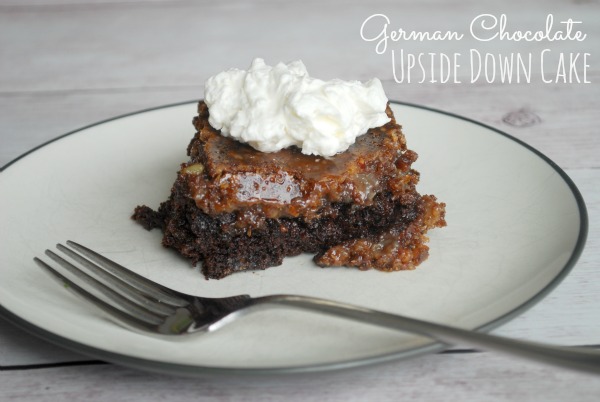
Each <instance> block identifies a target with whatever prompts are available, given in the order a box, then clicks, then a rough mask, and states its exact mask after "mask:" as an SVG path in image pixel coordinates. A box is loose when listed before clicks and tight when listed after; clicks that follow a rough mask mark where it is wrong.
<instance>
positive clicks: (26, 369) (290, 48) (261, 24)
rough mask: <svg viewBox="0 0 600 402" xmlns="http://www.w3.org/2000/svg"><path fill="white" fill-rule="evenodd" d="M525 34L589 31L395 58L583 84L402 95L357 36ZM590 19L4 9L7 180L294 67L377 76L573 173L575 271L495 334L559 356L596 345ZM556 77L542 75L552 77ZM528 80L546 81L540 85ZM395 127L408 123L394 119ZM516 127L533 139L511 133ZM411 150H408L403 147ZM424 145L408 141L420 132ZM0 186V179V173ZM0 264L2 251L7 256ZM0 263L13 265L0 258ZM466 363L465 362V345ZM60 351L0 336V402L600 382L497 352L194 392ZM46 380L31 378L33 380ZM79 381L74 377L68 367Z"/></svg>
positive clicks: (563, 392)
mask: <svg viewBox="0 0 600 402" xmlns="http://www.w3.org/2000/svg"><path fill="white" fill-rule="evenodd" d="M484 12H485V13H496V14H499V13H506V14H507V15H508V16H509V18H510V23H511V24H513V25H514V26H516V27H518V28H520V29H526V28H529V29H533V28H541V27H543V22H544V19H545V17H546V15H547V14H548V13H549V12H552V13H554V14H555V15H556V17H557V19H561V18H562V19H565V18H568V17H572V18H574V19H579V20H583V21H584V24H583V30H584V31H585V32H586V33H588V38H587V39H586V40H585V41H584V42H581V43H573V42H555V43H552V44H548V43H544V42H540V43H519V44H515V43H510V42H503V43H497V42H496V43H494V44H493V45H492V44H490V45H485V44H475V43H473V41H467V40H465V41H463V42H461V43H459V44H452V43H441V42H437V43H428V42H405V43H402V44H401V45H400V44H395V45H393V46H395V49H400V47H402V48H403V49H405V50H406V51H407V52H430V51H431V52H435V51H437V52H439V51H445V52H448V53H450V52H463V53H465V52H468V50H469V49H470V48H471V47H474V46H477V47H478V48H479V49H481V50H482V51H490V52H499V53H510V52H514V51H516V50H518V51H527V52H534V53H539V52H540V51H541V50H542V49H543V48H544V47H545V46H546V47H550V48H551V49H552V50H553V51H555V52H591V53H592V55H593V57H592V63H591V66H590V70H589V73H588V75H589V78H590V79H591V81H592V84H560V83H558V84H542V83H540V79H539V78H540V77H539V76H534V79H533V82H532V83H531V84H500V83H493V84H488V83H482V82H476V83H473V84H470V83H468V82H467V81H468V78H469V77H468V74H466V73H464V72H463V73H461V75H460V78H461V80H462V81H463V83H461V84H446V85H441V84H418V83H410V84H406V83H405V84H398V83H396V82H395V81H394V77H393V74H392V67H391V62H390V57H389V54H386V55H376V54H375V52H374V49H373V47H374V45H373V43H367V42H364V41H363V40H361V39H360V36H359V28H360V24H361V23H362V21H363V20H364V19H365V18H366V17H367V16H369V15H371V14H373V13H385V14H386V15H388V16H389V17H390V20H391V21H392V25H393V27H396V28H398V27H403V28H405V29H415V30H417V29H418V30H422V31H433V30H436V29H443V30H457V31H465V30H466V29H467V27H468V23H469V21H470V19H471V18H473V17H474V16H475V15H477V14H479V13H484ZM597 21H600V2H598V1H563V0H550V1H534V2H523V1H521V0H519V1H516V0H510V1H503V2H496V1H491V0H490V1H482V0H452V1H443V0H427V1H422V2H408V1H405V2H398V1H392V0H378V1H372V2H361V1H350V2H348V1H341V0H339V1H331V0H330V1H326V2H318V1H316V0H310V1H306V2H278V1H274V0H263V1H251V2H250V1H241V0H238V1H230V2H219V3H217V2H213V1H191V0H92V1H84V0H20V1H16V0H3V1H0V166H3V165H5V164H6V163H8V162H10V161H11V160H12V159H14V158H16V157H17V156H19V155H20V154H22V153H24V152H26V151H28V150H29V149H31V148H32V147H35V146H37V145H39V144H41V143H43V142H45V141H48V140H50V139H52V138H55V137H57V136H59V135H61V134H63V133H66V132H68V131H71V130H74V129H76V128H79V127H81V126H84V125H87V124H90V123H94V122H96V121H99V120H103V119H107V118H111V117H113V116H115V115H120V114H124V113H129V112H133V111H136V110H140V109H144V108H149V107H154V106H159V105H163V104H169V103H175V102H180V101H184V100H192V99H198V98H201V97H202V91H203V82H204V81H205V80H206V79H207V78H208V77H209V76H210V75H212V74H214V73H215V72H218V71H220V70H223V69H226V68H230V67H240V68H245V67H247V66H248V64H249V62H250V60H251V59H252V58H253V57H256V56H261V57H264V58H266V59H267V61H269V62H276V61H279V60H284V61H289V60H293V59H303V60H304V62H305V63H306V65H307V66H308V69H309V71H310V72H311V74H312V75H315V76H317V77H321V78H333V77H340V78H345V79H360V80H365V79H369V78H371V77H379V78H380V79H381V80H382V82H383V85H384V88H385V90H386V92H387V94H388V96H389V98H390V99H395V100H400V101H406V102H411V103H417V104H422V105H425V106H429V107H433V108H438V109H442V110H445V111H449V112H453V113H457V114H460V115H464V116H466V117H469V118H472V119H474V120H477V121H481V122H483V123H485V124H488V125H490V126H492V127H495V128H498V129H500V130H503V131H505V132H507V133H508V134H510V135H513V136H515V137H516V138H518V139H521V140H523V141H525V142H526V143H528V144H530V145H532V146H534V147H536V148H537V149H539V150H540V151H541V152H542V153H544V154H545V155H547V156H548V157H550V158H551V159H552V160H554V161H555V162H556V163H557V164H558V165H559V166H561V167H562V168H563V169H565V170H566V172H567V173H568V174H569V176H570V177H571V178H572V179H573V180H574V182H575V183H576V184H577V186H578V187H579V188H580V190H581V192H582V194H583V196H584V198H585V200H586V203H587V207H588V213H589V218H590V232H589V237H588V243H587V247H586V249H585V251H584V253H583V255H582V256H581V259H580V261H579V263H578V264H577V265H576V266H575V268H574V269H573V271H572V272H571V274H570V275H569V276H568V277H567V278H566V279H565V280H564V281H563V283H562V284H561V285H560V286H559V287H558V288H557V289H556V290H555V291H554V292H552V293H551V294H550V295H549V296H548V297H547V298H545V299H544V300H543V301H542V302H540V303H539V304H537V305H536V306H534V307H533V308H532V309H530V310H529V311H527V312H525V313H524V314H522V315H521V316H519V317H518V318H516V319H515V320H513V321H511V322H509V323H507V324H505V325H504V326H502V327H500V328H498V329H497V330H496V331H494V332H495V333H497V334H500V335H506V336H511V337H517V338H526V339H533V340H538V341H545V342H551V343H557V344H567V345H598V344H600V320H598V312H600V186H598V184H599V183H600V158H598V156H597V155H598V154H600V134H599V132H598V126H599V123H600V118H599V117H598V116H599V115H598V110H600V86H599V85H598V80H600V63H598V62H597V61H596V58H597V54H596V53H597V49H599V48H600V46H599V45H600V24H599V23H598V22H597ZM546 72H548V73H550V72H551V71H546ZM537 74H538V75H539V72H538V73H537ZM399 120H401V118H399ZM524 120H526V121H527V122H528V123H529V124H525V125H522V124H520V123H519V122H522V121H524ZM407 135H409V141H410V135H412V134H411V133H407ZM414 135H417V133H414ZM0 174H1V172H0ZM0 247H1V246H0ZM0 251H1V252H6V250H0ZM458 348H461V345H458ZM88 362H89V358H88V357H86V356H81V355H79V354H76V353H72V352H69V351H65V350H63V349H62V348H59V347H56V346H54V345H52V344H50V343H47V342H46V341H42V340H39V339H37V338H36V337H34V336H31V335H28V334H26V333H24V332H22V331H21V330H20V329H18V328H15V327H13V326H12V325H10V324H9V323H7V322H4V321H1V322H0V400H2V401H4V400H19V401H46V400H48V401H54V400H61V399H66V398H69V399H70V400H95V401H103V400H106V401H109V400H110V401H113V400H124V401H129V400H131V401H134V400H135V401H138V400H147V401H158V400H173V401H177V400H190V399H192V398H193V399H200V400H215V401H224V400H248V401H253V400H261V401H276V400H277V401H278V400H282V399H285V400H303V401H304V400H325V401H342V400H343V401H347V400H350V401H362V400H382V401H385V400H400V399H402V400H423V401H429V400H474V401H475V400H476V401H488V400H493V401H497V400H519V401H537V400H547V401H563V400H578V401H593V400H597V395H599V394H600V378H599V377H591V376H588V375H583V374H578V373H572V372H568V371H563V370H559V369H554V368H549V367H545V366H539V365H536V364H534V363H529V362H522V361H519V360H515V359H512V358H508V357H504V356H500V355H497V354H494V353H460V354H438V355H432V356H426V357H424V358H419V359H413V360H409V361H403V362H394V363H390V364H386V365H381V366H375V367H368V368H365V369H362V370H353V371H344V372H336V373H323V374H319V375H303V376H294V377H286V376H283V377H249V378H235V377H233V378H227V377H221V378H212V377H205V378H200V379H184V378H172V377H167V376H163V375H158V374H148V373H143V372H139V371H135V370H130V369H127V368H121V367H117V366H113V365H110V364H101V365H95V364H92V365H89V364H88ZM40 364H42V365H44V364H57V366H54V367H49V368H37V369H34V368H32V367H31V366H30V365H40ZM64 364H77V365H76V366H63V365H64Z"/></svg>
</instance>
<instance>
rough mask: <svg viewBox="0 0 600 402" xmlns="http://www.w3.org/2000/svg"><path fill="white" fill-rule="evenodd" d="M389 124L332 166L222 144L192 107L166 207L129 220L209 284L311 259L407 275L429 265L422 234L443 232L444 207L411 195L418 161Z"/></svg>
mask: <svg viewBox="0 0 600 402" xmlns="http://www.w3.org/2000/svg"><path fill="white" fill-rule="evenodd" d="M386 113H387V115H388V116H389V117H390V119H391V120H390V122H389V123H387V124H385V125H384V126H382V127H378V128H373V129H370V130H369V131H368V133H367V134H365V135H362V136H360V137H358V138H357V140H356V142H355V143H354V144H353V145H351V146H350V148H349V149H348V150H347V151H345V152H342V153H338V154H336V155H335V156H333V157H329V158H324V157H321V156H315V155H305V154H302V153H301V152H300V150H299V149H297V148H295V147H291V148H286V149H283V150H281V151H278V152H273V153H263V152H260V151H257V150H255V149H253V148H251V147H250V146H248V145H246V144H243V143H240V142H237V141H236V140H234V139H231V138H228V137H224V136H222V135H221V134H220V133H219V131H217V130H215V129H214V128H212V127H211V126H210V124H209V123H208V117H209V111H208V108H207V106H206V104H205V103H204V102H200V103H199V104H198V115H197V116H196V117H195V118H194V119H193V124H194V126H195V128H196V131H197V132H196V135H195V136H194V138H193V139H192V141H191V142H190V144H189V146H188V149H187V152H188V155H189V157H190V159H189V161H188V162H186V163H183V164H182V165H181V169H180V170H179V172H178V174H177V179H176V181H175V184H174V185H173V187H172V190H171V195H170V197H169V199H168V200H167V201H165V202H163V203H162V204H161V205H160V207H159V209H158V210H157V211H154V210H152V209H151V208H149V207H147V206H138V207H137V208H136V209H135V211H134V214H133V219H135V220H136V221H138V222H139V223H140V224H142V225H143V226H144V227H145V228H146V229H149V230H150V229H152V228H159V229H161V230H162V231H163V233H164V236H163V240H162V243H163V245H164V246H165V247H169V248H173V249H175V250H177V251H178V252H179V253H180V254H181V255H182V256H184V257H186V258H188V259H189V260H190V261H191V263H192V264H193V265H196V264H198V263H201V264H202V273H203V274H204V275H205V277H206V278H207V279H208V278H212V279H219V278H223V277H225V276H227V275H230V274H232V273H234V272H237V271H244V270H257V269H265V268H268V267H272V266H276V265H280V264H281V263H282V262H283V259H284V258H285V257H287V256H293V255H298V254H300V253H311V254H314V255H315V257H314V261H315V263H316V264H318V265H319V266H322V267H327V266H348V267H357V268H359V269H361V270H367V269H378V270H381V271H398V270H405V269H414V268H415V267H416V266H417V265H419V264H420V263H421V262H423V261H424V260H425V259H426V258H427V256H428V250H429V249H428V247H427V245H426V242H427V240H428V239H427V236H426V233H427V231H428V230H429V229H432V228H435V227H442V226H445V225H446V222H445V220H444V214H445V210H444V207H445V205H444V204H443V203H440V202H438V201H437V200H436V198H435V197H434V196H432V195H423V196H422V195H420V194H419V193H418V192H417V190H416V185H417V183H418V181H419V173H418V172H417V171H415V170H413V169H412V168H411V165H412V163H413V162H415V160H416V159H417V154H416V153H415V152H413V151H411V150H409V149H407V147H406V140H405V137H404V135H403V133H402V130H401V127H400V125H398V124H397V123H396V120H395V118H394V116H393V113H392V111H391V109H390V108H389V107H388V108H387V111H386Z"/></svg>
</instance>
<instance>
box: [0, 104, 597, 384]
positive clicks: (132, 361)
mask: <svg viewBox="0 0 600 402" xmlns="http://www.w3.org/2000/svg"><path fill="white" fill-rule="evenodd" d="M197 102H199V100H198V99H196V100H187V101H182V102H176V103H170V104H166V105H161V106H155V107H151V108H146V109H141V110H137V111H134V112H130V113H125V114H121V115H117V116H114V117H110V118H108V119H104V120H100V121H98V122H96V123H92V124H89V125H86V126H83V127H80V128H78V129H75V130H72V131H69V132H67V133H65V134H61V135H59V136H57V137H55V138H52V139H50V140H48V141H45V142H43V143H42V144H40V145H38V146H35V147H33V148H31V149H30V150H28V151H26V152H24V153H23V154H21V155H19V156H17V157H16V158H14V159H13V160H11V161H10V162H8V163H6V164H5V165H4V166H1V167H0V173H2V172H4V171H5V170H6V169H7V168H9V167H10V166H12V165H14V164H15V163H16V162H18V161H19V160H21V159H23V158H25V157H27V156H29V155H30V154H32V153H34V152H35V151H37V150H39V149H41V148H43V147H45V146H47V145H49V144H51V143H53V142H56V141H59V140H61V139H63V138H65V137H67V136H70V135H73V134H77V133H80V132H83V131H85V130H87V129H89V128H92V127H95V126H99V125H102V124H106V123H109V122H111V121H114V120H119V119H123V118H125V117H129V116H134V115H138V114H143V113H147V112H152V111H156V110H160V109H167V108H171V107H177V106H183V105H187V104H190V105H191V104H194V103H197ZM389 102H390V103H392V104H397V105H401V106H408V107H413V108H416V109H422V110H426V111H429V112H433V113H439V114H442V115H446V116H449V117H452V118H455V119H459V120H462V121H466V122H468V123H471V124H475V125H477V126H480V127H483V128H485V129H487V130H490V131H492V132H494V133H496V134H499V135H501V136H503V137H505V138H507V139H509V140H511V141H514V142H515V143H517V144H518V145H520V146H522V147H524V148H525V149H527V150H528V151H530V152H531V153H533V154H534V155H536V156H537V157H539V158H540V159H541V160H542V161H543V162H545V163H546V164H548V165H549V166H550V167H551V168H552V169H554V171H556V173H558V174H559V175H560V177H561V179H562V180H563V181H564V182H565V183H566V184H567V186H568V187H569V190H570V191H571V194H572V195H573V197H574V198H575V201H576V204H577V209H578V212H579V220H580V226H579V233H578V235H577V241H576V243H575V247H574V248H573V250H572V252H571V255H570V256H569V259H568V260H567V261H566V262H565V264H564V266H563V268H562V269H561V270H560V272H559V273H558V274H557V275H556V276H555V277H554V278H553V279H552V280H551V281H550V282H549V283H548V284H547V285H546V286H544V287H543V288H542V289H540V290H539V291H538V292H537V293H535V294H534V295H533V296H531V297H530V298H529V299H528V300H526V301H525V302H523V303H521V304H520V305H519V306H517V307H515V308H514V309H512V310H510V311H509V312H507V313H505V314H503V315H501V316H500V317H498V318H496V319H494V320H492V321H490V322H488V323H486V324H483V325H481V326H479V327H477V328H475V329H474V331H480V332H488V331H490V330H492V329H494V328H497V327H499V326H500V325H502V324H504V323H505V322H507V321H509V320H511V319H513V318H515V317H517V316H518V315H520V314H522V313H524V312H525V311H527V310H528V309H530V308H531V307H533V306H534V305H535V304H537V303H538V302H540V301H541V300H542V299H543V298H544V297H546V296H547V295H548V294H549V293H550V292H551V291H552V290H554V289H555V288H556V287H557V286H558V285H559V284H560V283H561V282H562V281H563V279H564V278H565V277H566V276H567V275H568V274H569V273H570V272H571V270H572V269H573V267H574V266H575V264H576V263H577V261H578V259H579V257H580V256H581V253H582V252H583V249H584V247H585V243H586V240H587V234H588V227H589V222H588V214H587V207H586V204H585V201H584V199H583V196H582V195H581V192H580V191H579V189H578V188H577V186H576V185H575V183H574V182H573V180H572V179H571V178H570V177H569V176H568V175H567V174H566V173H565V171H564V170H563V169H562V168H561V167H560V166H558V165H557V164H556V163H555V162H554V161H552V160H551V159H550V158H548V157H547V156H546V155H544V154H543V153H542V152H540V151H539V150H537V149H536V148H534V147H533V146H531V145H529V144H527V143H525V142H524V141H522V140H520V139H518V138H516V137H514V136H512V135H510V134H507V133H505V132H504V131H502V130H500V129H497V128H495V127H492V126H489V125H487V124H485V123H482V122H479V121H477V120H474V119H471V118H468V117H464V116H461V115H458V114H456V113H452V112H447V111H444V110H440V109H436V108H432V107H429V106H424V105H420V104H416V103H411V102H404V101H396V100H390V101H389ZM0 317H2V318H3V319H5V320H6V321H8V322H10V323H12V324H13V325H15V326H17V327H19V328H21V329H23V330H25V331H26V332H28V333H30V334H32V335H34V336H37V337H39V338H42V339H44V340H46V341H49V342H51V343H54V344H56V345H58V346H61V347H64V348H66V349H69V350H72V351H75V352H77V353H81V354H84V355H87V356H91V357H94V358H97V359H100V360H104V361H107V362H111V363H116V364H120V365H123V366H127V367H132V368H136V369H140V370H144V371H152V372H158V373H166V374H179V375H184V376H200V375H207V374H218V375H224V374H225V375H264V374H293V373H311V372H324V371H337V370H341V369H350V368H358V367H363V366H368V365H375V364H382V363H386V362H390V361H395V360H400V359H408V358H412V357H417V356H421V355H425V354H430V353H434V352H439V351H441V350H444V349H446V345H444V344H443V343H441V342H438V341H435V340H432V342H431V343H429V344H427V345H424V346H419V347H415V348H411V349H407V350H403V351H400V352H396V353H386V354H382V355H376V356H369V357H365V358H356V359H350V360H346V361H341V362H333V363H320V364H307V365H299V366H290V367H248V368H240V367H218V366H200V365H186V364H180V363H169V362H161V361H156V360H152V359H145V358H141V357H133V356H128V355H125V354H122V353H116V352H112V351H107V350H103V349H100V348H96V347H92V346H88V345H85V344H83V343H80V342H78V341H74V340H71V339H67V338H65V337H63V336H61V335H58V334H55V333H54V332H51V331H48V330H46V329H43V328H41V327H38V326H37V325H35V324H34V323H31V322H29V321H27V320H25V319H24V318H21V317H20V316H18V315H16V314H14V313H13V312H11V311H10V310H8V309H7V308H5V307H4V306H3V305H2V304H1V303H0ZM49 364H50V365H51V364H52V363H49ZM42 365H43V364H42Z"/></svg>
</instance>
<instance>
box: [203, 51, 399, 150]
mask: <svg viewBox="0 0 600 402" xmlns="http://www.w3.org/2000/svg"><path fill="white" fill-rule="evenodd" d="M204 95H205V99H204V101H205V102H206V105H207V106H208V110H209V114H210V117H209V123H210V124H211V126H213V127H214V128H215V129H217V130H221V134H222V135H225V136H228V137H232V138H235V139H237V140H238V141H241V142H245V143H247V144H249V145H250V146H252V147H253V148H255V149H257V150H259V151H262V152H276V151H279V150H281V149H283V148H287V147H289V146H291V145H295V146H297V147H298V148H300V149H301V150H302V153H304V154H308V155H311V154H312V155H320V156H333V155H335V154H336V153H338V152H342V151H345V150H346V149H348V147H349V146H350V145H352V144H353V143H354V142H355V141H356V138H357V137H358V136H360V135H362V134H365V133H366V132H367V130H368V129H369V128H373V127H379V126H382V125H384V124H386V123H387V122H389V121H390V119H389V117H388V116H387V115H386V113H385V110H386V107H387V102H388V99H387V97H386V96H385V93H384V91H383V87H382V86H381V82H380V81H379V80H378V79H376V78H374V79H372V80H370V81H367V82H365V83H364V84H363V83H361V82H359V81H343V80H339V79H334V80H330V81H323V80H319V79H316V78H313V77H310V76H309V75H308V72H307V70H306V67H305V66H304V64H303V63H302V62H301V61H294V62H291V63H289V64H284V63H279V64H277V65H275V66H269V65H267V64H265V61H264V60H263V59H259V58H257V59H254V61H253V62H252V65H251V66H250V68H249V69H248V71H245V70H238V69H231V70H228V71H224V72H221V73H219V74H217V75H215V76H213V77H211V78H209V79H208V81H207V82H206V84H205V90H204Z"/></svg>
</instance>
